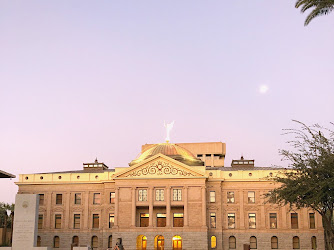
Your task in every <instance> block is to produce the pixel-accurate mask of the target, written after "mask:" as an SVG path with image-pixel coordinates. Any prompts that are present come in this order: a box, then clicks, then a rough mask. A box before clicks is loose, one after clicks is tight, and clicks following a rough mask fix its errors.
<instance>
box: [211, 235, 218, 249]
mask: <svg viewBox="0 0 334 250" xmlns="http://www.w3.org/2000/svg"><path fill="white" fill-rule="evenodd" d="M216 247H217V237H216V236H214V235H212V236H211V249H216Z"/></svg>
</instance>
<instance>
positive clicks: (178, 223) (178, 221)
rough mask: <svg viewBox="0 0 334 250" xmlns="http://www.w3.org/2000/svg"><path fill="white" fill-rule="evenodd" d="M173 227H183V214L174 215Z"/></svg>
mask: <svg viewBox="0 0 334 250" xmlns="http://www.w3.org/2000/svg"><path fill="white" fill-rule="evenodd" d="M173 227H183V213H174V215H173Z"/></svg>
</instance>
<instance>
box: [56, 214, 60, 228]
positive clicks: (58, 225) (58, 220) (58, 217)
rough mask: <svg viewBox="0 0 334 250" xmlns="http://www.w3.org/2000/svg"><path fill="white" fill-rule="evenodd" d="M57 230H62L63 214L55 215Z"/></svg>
mask: <svg viewBox="0 0 334 250" xmlns="http://www.w3.org/2000/svg"><path fill="white" fill-rule="evenodd" d="M55 229H61V214H56V215H55Z"/></svg>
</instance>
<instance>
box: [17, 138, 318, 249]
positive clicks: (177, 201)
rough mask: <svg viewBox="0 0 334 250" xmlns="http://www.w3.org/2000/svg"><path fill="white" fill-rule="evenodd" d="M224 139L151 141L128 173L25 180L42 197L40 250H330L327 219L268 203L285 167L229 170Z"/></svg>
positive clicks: (95, 165) (94, 171) (100, 166)
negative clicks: (81, 249) (80, 249)
mask: <svg viewBox="0 0 334 250" xmlns="http://www.w3.org/2000/svg"><path fill="white" fill-rule="evenodd" d="M225 155H226V145H225V143H222V142H208V143H177V144H172V143H169V142H166V143H160V144H145V145H143V146H142V147H141V153H140V154H139V156H138V157H137V158H136V159H134V160H133V161H131V162H130V163H129V166H128V167H116V168H108V166H106V165H105V164H104V163H101V162H99V161H98V160H95V162H94V161H93V162H92V163H84V164H83V167H82V169H79V170H75V168H74V170H70V171H66V172H52V173H36V174H20V176H19V181H18V182H16V184H17V185H18V187H19V190H18V193H20V194H39V198H40V199H39V218H38V237H37V244H38V246H48V247H51V248H52V249H60V250H70V249H71V248H72V247H73V246H91V247H92V249H94V250H106V249H114V247H115V244H116V241H117V240H118V239H119V238H121V239H122V243H123V246H124V249H125V250H135V249H140V250H146V249H147V250H163V249H165V250H172V249H175V250H181V249H183V250H204V249H216V250H222V249H224V250H229V249H239V250H244V249H259V250H268V249H309V250H310V249H317V250H324V233H323V228H322V221H321V216H320V215H319V214H317V212H315V211H313V210H310V209H306V208H304V209H294V210H290V208H289V207H288V206H283V207H280V206H278V205H277V204H271V203H266V202H265V199H264V194H265V193H267V192H268V191H269V190H271V189H273V188H275V187H277V185H278V184H275V183H273V182H272V181H270V178H268V177H271V176H275V175H276V174H277V173H278V172H279V171H280V169H278V168H271V167H256V166H255V161H254V160H253V159H249V160H247V159H244V158H243V157H241V159H237V160H233V161H232V163H231V164H228V166H225V161H224V160H225Z"/></svg>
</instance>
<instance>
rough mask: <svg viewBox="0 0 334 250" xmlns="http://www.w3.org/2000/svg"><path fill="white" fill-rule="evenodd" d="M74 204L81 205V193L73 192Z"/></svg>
mask: <svg viewBox="0 0 334 250" xmlns="http://www.w3.org/2000/svg"><path fill="white" fill-rule="evenodd" d="M74 204H75V205H81V194H80V193H76V194H74Z"/></svg>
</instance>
